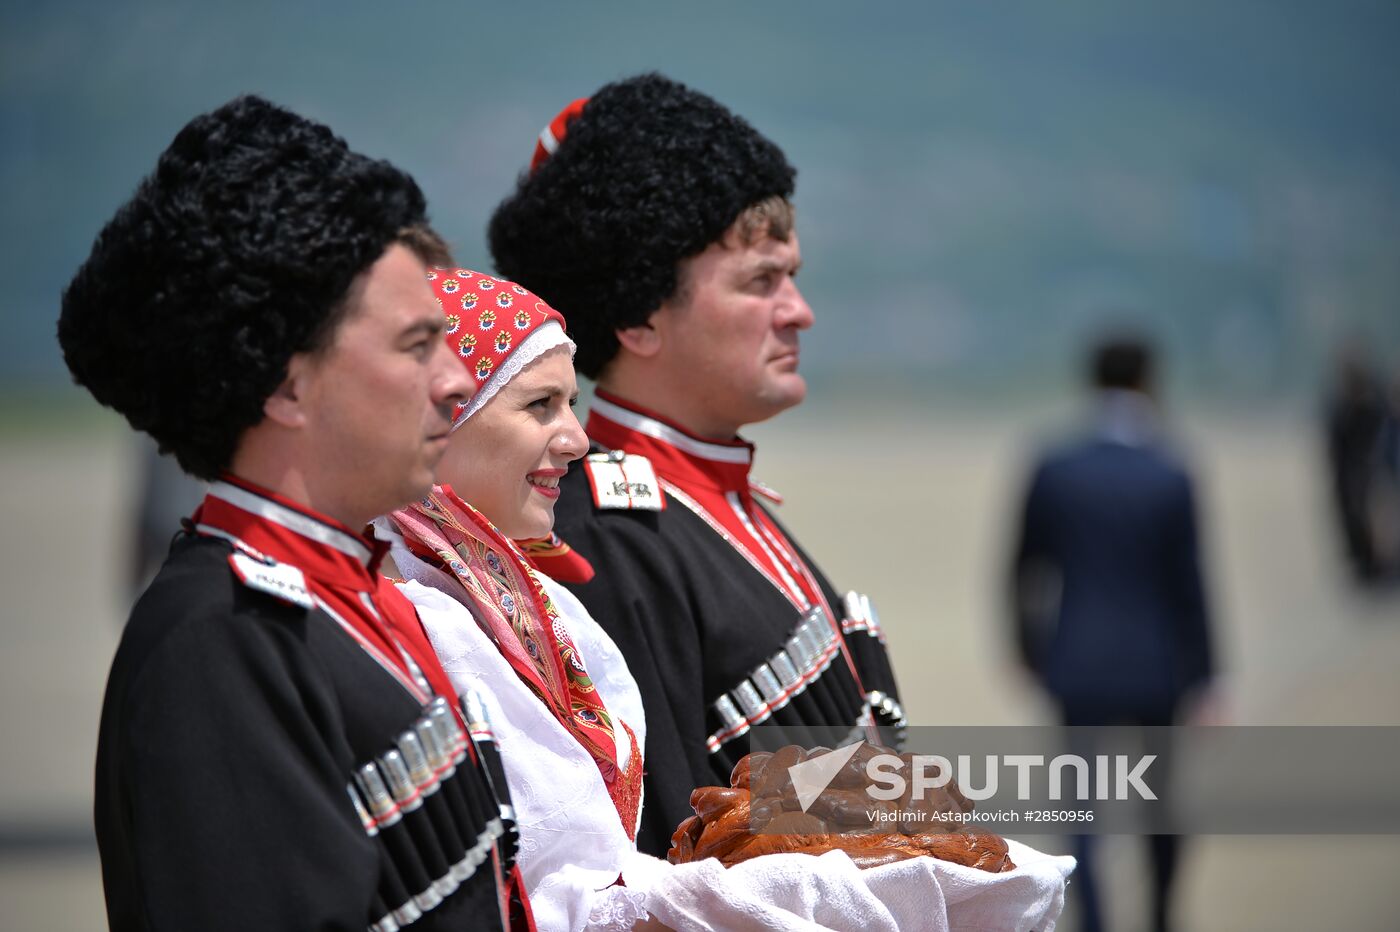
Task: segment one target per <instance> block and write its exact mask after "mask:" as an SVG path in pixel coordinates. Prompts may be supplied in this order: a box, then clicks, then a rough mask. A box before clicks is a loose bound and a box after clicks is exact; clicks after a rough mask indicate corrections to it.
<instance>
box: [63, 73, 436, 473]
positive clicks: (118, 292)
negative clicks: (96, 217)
mask: <svg viewBox="0 0 1400 932" xmlns="http://www.w3.org/2000/svg"><path fill="white" fill-rule="evenodd" d="M424 210H425V208H424V202H423V195H422V193H421V192H420V191H419V190H418V186H417V184H415V183H414V181H413V179H412V178H410V177H409V176H408V175H406V174H404V173H403V172H401V171H399V170H398V169H396V168H394V167H393V166H392V165H390V164H389V163H388V162H382V161H376V160H373V159H369V158H366V157H365V156H362V155H359V154H357V153H354V152H351V151H350V149H349V148H348V147H347V146H346V144H345V142H344V140H342V139H340V138H339V137H337V136H336V135H334V134H333V133H332V132H331V131H330V129H329V128H328V127H326V126H323V125H322V124H320V123H315V122H312V121H311V120H307V119H304V118H303V117H300V116H297V115H296V114H294V113H291V112H289V111H287V110H284V109H283V108H281V107H278V106H276V105H274V104H272V103H269V102H268V101H266V100H263V99H262V98H259V97H239V98H237V99H235V100H233V101H230V102H229V103H227V104H225V105H224V106H222V107H220V108H219V109H217V110H215V111H213V112H211V113H206V114H203V115H202V116H198V117H195V118H194V119H193V120H191V121H190V122H189V123H188V124H187V125H186V126H185V128H184V129H182V130H180V132H179V134H177V135H176V137H175V139H174V141H173V142H172V143H171V144H170V147H169V148H167V149H166V150H165V152H163V153H162V154H161V156H160V160H159V161H158V162H157V164H156V169H155V171H154V172H153V173H152V174H151V175H150V176H149V177H147V178H146V179H144V180H143V181H142V182H141V184H140V185H139V186H138V187H137V189H136V193H135V194H134V195H133V196H132V198H131V200H130V201H128V202H127V203H126V204H124V205H123V206H122V207H121V208H120V209H119V210H118V211H117V213H116V216H114V217H113V218H112V220H111V221H109V222H108V224H107V225H106V226H105V227H104V228H103V229H102V232H100V233H99V234H98V235H97V239H96V241H95V242H94V244H93V247H92V253H91V255H89V256H88V258H87V261H86V262H84V263H83V265H82V267H81V268H79V269H78V272H77V274H76V275H75V276H74V277H73V280H72V282H70V283H69V285H68V287H67V288H66V289H65V290H64V292H63V309H62V312H61V314H60V316H59V320H58V341H59V344H60V345H61V346H62V347H63V357H64V360H65V361H66V362H67V364H68V368H69V370H70V371H71V372H72V373H73V378H74V381H76V382H77V383H78V384H80V385H82V386H84V387H85V388H87V390H88V391H90V392H91V393H92V395H93V397H94V398H96V399H97V400H98V401H99V402H101V403H102V404H103V405H106V406H108V407H110V408H114V409H115V410H116V411H118V412H120V413H121V414H122V415H124V416H125V417H126V419H127V421H129V422H130V423H131V426H132V427H134V428H136V429H137V430H143V431H145V432H146V433H149V434H150V435H151V436H152V437H154V438H155V440H156V442H157V443H158V444H159V445H160V448H161V450H162V451H163V452H171V453H174V455H175V458H176V459H177V460H179V463H180V465H181V466H182V467H183V468H184V469H185V471H186V472H189V473H191V474H193V475H195V476H198V477H200V478H204V479H212V478H215V477H216V476H217V475H218V474H219V473H220V472H221V471H223V470H224V469H226V468H227V467H228V466H229V464H230V462H231V461H232V459H233V455H234V452H235V450H236V449H237V445H238V441H239V438H240V437H241V436H242V434H243V432H244V431H245V430H247V429H248V428H249V427H251V426H253V425H255V424H257V423H258V422H259V421H261V420H262V418H263V403H264V401H266V399H267V397H268V396H269V395H271V394H272V392H273V391H275V390H276V388H277V386H278V385H279V384H281V382H282V380H283V379H285V378H286V372H287V363H288V361H289V360H290V359H291V357H292V356H293V355H294V354H296V353H300V352H308V351H314V350H317V349H320V348H322V347H324V346H326V345H327V344H328V343H329V342H330V341H331V339H332V338H333V335H334V330H335V327H336V325H337V324H338V322H339V320H340V315H341V310H342V307H343V305H344V303H345V302H344V298H345V296H346V292H347V291H348V290H349V288H350V284H351V282H352V280H353V279H354V278H355V276H357V275H358V274H359V273H361V272H362V271H364V270H365V269H366V268H368V267H369V266H370V265H372V264H373V263H374V262H375V261H376V260H377V259H378V258H379V257H380V256H381V255H382V254H383V253H384V250H385V249H386V248H387V247H388V246H389V245H390V244H391V243H393V242H396V241H404V242H406V244H407V245H409V247H410V248H413V249H414V250H415V251H420V250H421V248H422V244H423V243H427V242H429V241H431V240H436V239H437V238H436V234H433V233H432V232H431V231H430V230H426V231H424V229H423V228H424V227H425V224H426V218H425V213H424ZM415 230H416V231H418V232H414V231H415ZM437 242H439V243H440V242H441V241H440V240H437Z"/></svg>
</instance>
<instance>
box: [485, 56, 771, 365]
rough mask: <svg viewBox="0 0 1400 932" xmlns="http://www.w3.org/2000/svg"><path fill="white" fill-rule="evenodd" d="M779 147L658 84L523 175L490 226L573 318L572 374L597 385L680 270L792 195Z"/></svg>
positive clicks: (678, 87) (631, 93) (500, 260)
mask: <svg viewBox="0 0 1400 932" xmlns="http://www.w3.org/2000/svg"><path fill="white" fill-rule="evenodd" d="M796 174H797V173H796V171H795V170H794V169H793V167H792V166H791V165H789V164H788V161H787V158H786V157H785V156H784V155H783V153H782V150H781V149H779V148H778V147H777V146H776V145H774V144H773V143H772V142H771V141H770V140H768V139H767V138H765V137H764V136H762V135H760V134H759V133H758V131H757V130H755V129H754V128H753V127H752V126H750V125H749V124H748V122H747V121H745V120H744V119H743V118H741V117H738V116H736V115H735V114H733V113H731V112H730V111H729V110H728V109H727V108H725V107H724V106H723V105H722V104H720V103H718V102H717V101H715V100H714V99H712V98H710V97H707V96H705V95H704V94H701V93H699V92H697V91H693V90H691V89H690V88H688V87H686V86H685V85H684V84H680V83H678V82H676V81H672V80H670V79H669V78H665V77H662V76H661V75H659V74H643V75H639V76H637V77H633V78H628V79H627V80H624V81H617V82H614V83H612V84H608V85H606V86H604V87H603V88H602V89H601V90H599V91H598V93H596V94H594V95H593V97H592V98H590V99H589V101H588V103H587V104H586V105H585V106H584V107H583V110H582V112H581V113H580V114H579V115H578V116H577V117H576V118H574V119H573V120H572V121H571V122H569V123H568V129H567V133H566V134H565V136H564V138H563V139H562V140H561V141H559V143H558V146H557V148H556V149H555V150H554V152H553V154H552V155H550V156H549V157H548V158H546V159H545V160H544V161H543V162H541V163H540V164H539V167H538V168H537V169H536V170H535V171H533V172H531V173H527V174H524V175H522V176H521V177H520V180H519V182H518V183H517V185H516V190H515V192H514V193H513V194H512V195H510V196H509V197H507V198H506V199H505V200H504V201H503V202H502V203H501V205H500V206H499V207H498V208H497V209H496V212H495V214H494V215H493V216H492V218H491V223H490V226H489V229H488V235H489V238H490V245H491V254H492V256H493V257H494V258H495V261H496V267H497V269H499V271H500V272H501V274H502V275H503V276H504V277H506V278H510V279H514V280H515V281H518V282H520V284H522V285H524V286H525V287H527V288H530V289H531V290H533V291H535V292H537V293H538V294H539V295H540V296H541V297H543V298H544V299H545V300H546V301H548V302H549V303H550V304H552V305H553V306H554V307H557V308H558V309H559V310H560V311H561V312H562V313H563V314H564V315H565V316H566V317H567V318H568V319H569V334H570V336H572V337H573V338H574V340H575V341H576V342H577V343H578V355H577V356H576V357H575V364H576V365H577V366H578V369H579V371H580V372H582V373H583V374H584V375H586V376H589V377H590V378H597V377H598V374H599V373H600V372H601V371H602V369H603V367H604V366H606V365H607V363H608V361H609V360H611V359H612V357H613V356H614V355H615V354H616V352H617V349H618V342H617V337H616V334H615V331H616V330H618V329H621V328H625V327H634V326H637V325H639V324H642V323H645V322H646V320H647V318H648V317H650V316H651V314H652V312H653V311H655V310H656V309H657V308H658V307H660V306H661V304H662V303H663V302H664V301H665V300H666V299H667V298H669V297H671V296H672V294H674V293H675V290H676V266H677V263H678V262H680V261H681V260H682V259H685V258H688V257H690V256H693V255H696V254H698V253H700V252H702V251H704V249H705V247H707V246H709V245H710V244H711V243H713V242H715V241H717V240H718V239H719V238H720V237H721V236H722V235H723V234H724V232H725V231H726V230H727V229H729V227H730V225H731V224H733V223H734V221H735V220H736V219H737V218H738V216H739V215H740V214H741V213H743V211H744V210H745V209H746V208H748V207H751V206H753V205H754V204H756V203H758V202H759V201H762V200H764V199H765V198H768V197H772V196H774V195H777V196H781V197H791V196H792V192H793V182H794V178H795V177H796Z"/></svg>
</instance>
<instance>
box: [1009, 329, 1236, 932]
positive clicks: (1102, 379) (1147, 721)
mask: <svg viewBox="0 0 1400 932" xmlns="http://www.w3.org/2000/svg"><path fill="white" fill-rule="evenodd" d="M1091 380H1092V383H1093V387H1094V389H1095V403H1094V410H1093V419H1092V424H1091V427H1090V428H1089V430H1088V431H1087V433H1086V434H1084V435H1083V436H1080V437H1078V438H1076V439H1074V440H1073V441H1072V442H1070V443H1068V444H1065V445H1063V446H1061V447H1059V448H1057V449H1054V450H1052V451H1050V452H1049V453H1047V454H1046V455H1045V456H1043V457H1042V459H1041V460H1040V461H1039V463H1038V464H1037V466H1036V468H1035V471H1034V473H1033V476H1032V479H1031V482H1030V487H1029V491H1028V492H1027V494H1026V499H1025V507H1024V511H1023V513H1022V516H1021V525H1020V534H1019V539H1018V542H1017V545H1016V550H1015V559H1014V570H1013V591H1014V605H1015V612H1014V614H1015V619H1016V633H1017V638H1018V643H1019V646H1020V650H1021V657H1022V659H1023V661H1024V662H1025V664H1026V666H1027V667H1028V668H1029V669H1030V670H1031V671H1032V672H1033V673H1034V675H1035V676H1036V678H1037V679H1038V680H1039V681H1040V683H1041V684H1042V685H1043V686H1044V687H1045V689H1046V690H1047V691H1048V692H1049V693H1050V695H1051V696H1053V697H1054V699H1055V700H1056V701H1057V702H1058V704H1059V705H1060V708H1061V711H1062V713H1063V718H1064V722H1065V724H1066V725H1071V726H1077V725H1119V724H1135V725H1145V726H1165V725H1170V724H1172V723H1173V722H1175V721H1177V720H1178V718H1179V717H1182V716H1183V714H1184V713H1189V712H1190V711H1191V710H1190V709H1188V708H1187V706H1188V705H1194V704H1195V702H1196V701H1197V700H1199V699H1200V698H1201V697H1204V696H1205V695H1206V694H1207V686H1208V684H1209V681H1210V678H1211V675H1212V660H1211V645H1210V630H1209V619H1208V613H1207V609H1206V598H1205V590H1204V586H1203V584H1202V579H1201V568H1200V558H1199V548H1198V543H1197V528H1196V504H1195V494H1194V492H1193V489H1192V482H1191V477H1190V475H1189V473H1188V472H1187V469H1186V467H1185V465H1184V464H1183V463H1182V462H1181V460H1180V459H1179V458H1178V457H1177V456H1176V455H1175V454H1174V453H1173V452H1172V450H1171V449H1170V447H1169V446H1168V444H1167V442H1166V437H1165V435H1164V431H1163V428H1162V425H1161V422H1160V418H1159V415H1158V411H1157V407H1156V404H1155V402H1154V397H1153V396H1154V392H1153V388H1154V380H1153V354H1152V350H1151V348H1150V346H1149V345H1148V344H1147V343H1146V342H1145V341H1142V340H1139V339H1135V338H1129V339H1113V340H1108V341H1105V342H1103V343H1102V344H1100V345H1099V346H1098V347H1097V348H1096V349H1095V350H1094V352H1093V354H1092V358H1091ZM1150 837H1151V851H1152V868H1153V879H1154V902H1153V913H1154V923H1155V928H1158V929H1162V928H1165V927H1166V924H1167V918H1166V917H1167V903H1168V894H1169V890H1170V885H1171V880H1172V876H1173V874H1174V872H1175V866H1176V860H1177V845H1176V838H1175V837H1174V836H1171V835H1153V836H1150ZM1091 840H1092V839H1091V838H1090V837H1088V836H1080V837H1079V838H1078V839H1077V841H1076V852H1075V853H1076V855H1077V856H1078V857H1079V873H1078V875H1077V879H1078V881H1079V882H1078V883H1077V884H1076V885H1075V886H1076V888H1077V889H1078V890H1079V891H1080V894H1081V908H1082V912H1083V916H1084V927H1085V928H1086V929H1089V930H1097V929H1099V928H1100V927H1101V924H1102V923H1101V918H1100V913H1099V905H1098V900H1097V897H1096V895H1095V892H1096V891H1095V888H1094V879H1093V868H1092V852H1091V850H1090V847H1091V846H1090V842H1091Z"/></svg>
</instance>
